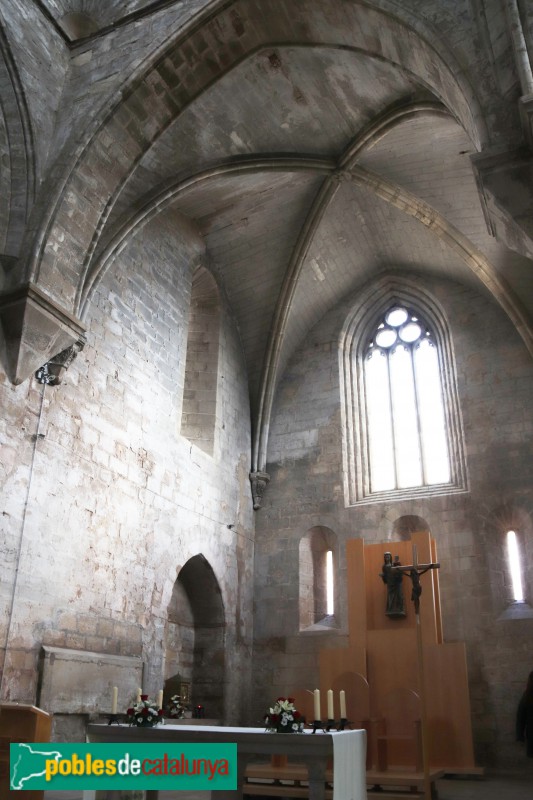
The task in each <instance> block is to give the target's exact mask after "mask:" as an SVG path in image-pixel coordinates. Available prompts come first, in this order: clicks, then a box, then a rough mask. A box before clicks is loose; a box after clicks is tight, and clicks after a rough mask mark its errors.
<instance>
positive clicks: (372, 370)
mask: <svg viewBox="0 0 533 800" xmlns="http://www.w3.org/2000/svg"><path fill="white" fill-rule="evenodd" d="M363 375H364V391H365V414H366V420H367V428H368V430H367V435H368V457H369V464H368V467H369V472H370V475H369V479H370V491H371V492H372V493H373V492H379V491H388V490H391V489H408V488H411V487H413V486H433V485H436V484H448V483H449V482H450V458H449V452H448V443H447V434H446V415H445V412H444V402H443V396H442V385H441V379H440V369H439V357H438V353H437V348H436V345H435V338H434V335H433V333H432V331H431V329H430V328H429V326H428V325H427V323H426V322H425V321H424V320H423V319H422V318H421V317H420V315H419V314H417V313H416V312H414V311H413V310H412V309H410V308H408V307H406V306H403V305H393V306H392V308H389V309H388V310H387V311H386V313H385V314H384V315H383V317H382V318H381V319H380V320H379V322H378V325H377V326H376V328H375V330H374V331H373V332H372V336H371V337H370V340H369V342H368V345H367V348H366V353H365V354H364V359H363Z"/></svg>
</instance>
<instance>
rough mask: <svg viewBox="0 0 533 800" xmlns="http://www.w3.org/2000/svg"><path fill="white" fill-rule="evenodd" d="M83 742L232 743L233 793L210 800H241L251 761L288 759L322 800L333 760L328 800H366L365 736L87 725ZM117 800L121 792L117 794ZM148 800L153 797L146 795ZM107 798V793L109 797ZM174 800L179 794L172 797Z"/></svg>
mask: <svg viewBox="0 0 533 800" xmlns="http://www.w3.org/2000/svg"><path fill="white" fill-rule="evenodd" d="M87 740H88V741H89V742H109V743H112V742H120V743H122V742H126V743H141V742H146V743H149V742H182V743H185V742H191V743H196V742H199V743H200V742H203V743H207V742H220V743H222V742H235V743H236V744H237V762H238V763H237V771H238V781H237V785H238V788H237V791H235V792H226V791H224V792H221V791H216V792H214V794H213V800H219V799H220V800H223V798H224V799H225V798H235V800H238V799H239V798H242V786H243V782H244V771H245V769H246V763H247V761H248V760H249V759H250V758H251V757H253V756H264V755H274V754H275V755H280V754H285V755H287V756H288V758H289V761H293V762H298V763H304V764H306V765H307V769H308V779H309V800H324V794H325V772H326V764H327V760H328V758H331V756H333V795H334V800H366V767H365V763H366V731H364V730H355V731H332V732H329V733H325V732H318V733H312V732H311V731H305V732H304V733H303V734H298V733H292V734H288V733H285V734H283V733H268V732H266V731H265V730H264V728H236V727H222V726H214V725H210V726H207V725H167V724H165V725H158V726H157V727H155V728H136V727H131V726H129V725H89V726H88V730H87ZM121 794H122V796H125V795H126V792H122V793H121ZM149 794H150V798H151V800H152V798H154V800H155V798H156V796H157V792H153V791H151V792H150V793H149ZM112 795H113V793H111V792H108V793H107V796H108V797H109V798H111V797H112ZM133 796H138V794H136V795H134V794H132V797H133ZM94 797H95V793H94V792H84V800H92V798H94ZM176 800H179V792H178V791H177V792H176Z"/></svg>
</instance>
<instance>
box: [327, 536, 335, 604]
mask: <svg viewBox="0 0 533 800" xmlns="http://www.w3.org/2000/svg"><path fill="white" fill-rule="evenodd" d="M334 612H335V607H334V603H333V552H332V550H328V551H327V553H326V614H327V615H328V616H331V615H333V614H334Z"/></svg>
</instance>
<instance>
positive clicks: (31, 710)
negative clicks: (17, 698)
mask: <svg viewBox="0 0 533 800" xmlns="http://www.w3.org/2000/svg"><path fill="white" fill-rule="evenodd" d="M51 728H52V716H51V715H50V714H47V713H46V711H42V709H40V708H37V707H36V706H25V705H18V704H16V703H13V704H5V705H1V706H0V731H1V736H0V797H1V798H2V800H15V798H16V800H20V798H21V796H22V797H23V798H24V800H43V797H44V792H41V791H39V792H37V791H27V790H26V791H24V793H23V794H22V795H21V793H20V792H18V791H17V792H12V791H10V789H9V745H10V744H11V743H15V742H49V741H50V731H51Z"/></svg>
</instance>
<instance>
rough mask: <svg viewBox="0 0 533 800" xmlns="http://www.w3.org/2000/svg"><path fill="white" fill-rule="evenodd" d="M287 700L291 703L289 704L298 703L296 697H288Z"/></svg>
mask: <svg viewBox="0 0 533 800" xmlns="http://www.w3.org/2000/svg"><path fill="white" fill-rule="evenodd" d="M287 700H288V701H289V703H295V702H296V700H295V699H294V697H288V698H287Z"/></svg>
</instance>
